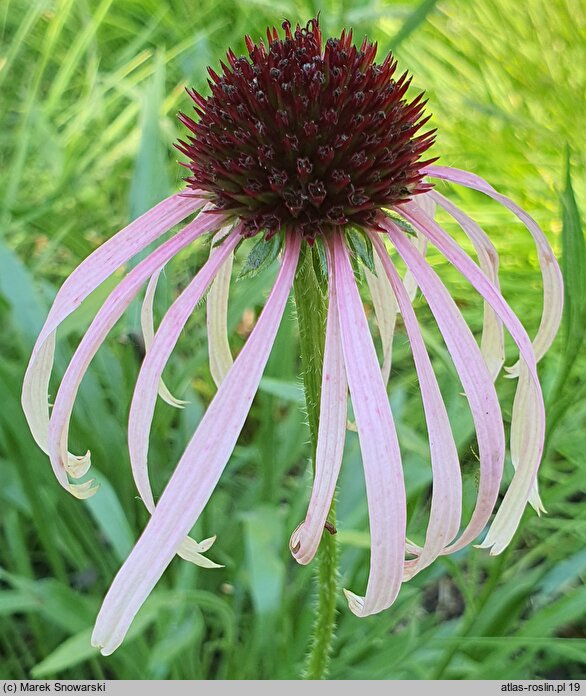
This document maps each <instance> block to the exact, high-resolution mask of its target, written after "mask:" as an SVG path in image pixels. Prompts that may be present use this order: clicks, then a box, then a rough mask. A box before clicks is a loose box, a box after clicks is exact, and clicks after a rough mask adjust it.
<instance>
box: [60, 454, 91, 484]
mask: <svg viewBox="0 0 586 696" xmlns="http://www.w3.org/2000/svg"><path fill="white" fill-rule="evenodd" d="M91 464H92V457H91V453H90V451H89V450H88V451H87V452H86V453H85V454H84V455H83V456H81V457H76V456H75V455H73V454H68V455H67V461H66V463H65V469H66V471H67V473H68V474H69V475H70V476H71V477H72V478H76V479H78V478H81V477H82V476H85V475H86V474H87V472H88V471H89V469H90V466H91Z"/></svg>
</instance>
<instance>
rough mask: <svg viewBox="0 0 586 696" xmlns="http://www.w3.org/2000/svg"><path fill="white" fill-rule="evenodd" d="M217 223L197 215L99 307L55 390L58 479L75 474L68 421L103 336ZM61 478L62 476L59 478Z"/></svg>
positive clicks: (52, 438) (52, 437)
mask: <svg viewBox="0 0 586 696" xmlns="http://www.w3.org/2000/svg"><path fill="white" fill-rule="evenodd" d="M218 223H220V224H221V221H219V220H218V218H217V217H216V216H212V215H200V216H198V217H197V218H196V219H195V220H194V221H193V222H190V223H189V224H188V225H186V226H185V227H184V228H183V229H182V230H181V231H180V232H178V233H177V234H176V235H175V236H173V237H171V239H169V240H167V241H166V242H164V243H163V244H161V246H159V247H158V248H157V249H156V250H155V251H153V252H152V253H151V254H149V256H147V257H146V258H145V259H143V260H142V261H141V262H140V263H139V264H138V265H137V266H135V267H134V268H133V269H132V271H130V273H128V275H127V276H126V277H125V278H123V280H122V281H121V282H120V283H119V284H118V285H117V286H116V288H115V289H114V290H113V291H112V293H111V294H110V295H109V297H108V299H107V300H106V302H104V304H103V305H102V307H101V308H100V310H99V312H98V313H97V315H96V316H95V318H94V320H93V321H92V323H91V325H90V327H89V328H88V330H87V331H86V333H85V334H84V336H83V338H82V340H81V343H80V344H79V346H78V348H77V350H76V351H75V354H74V356H73V358H72V359H71V362H70V363H69V365H68V367H67V370H66V372H65V375H64V376H63V379H62V381H61V384H60V386H59V390H58V391H57V396H56V397H55V404H54V406H53V411H52V413H51V419H50V421H49V426H48V442H47V449H48V454H49V457H50V459H51V465H52V466H53V471H54V472H55V475H56V476H57V477H58V478H60V476H61V472H67V473H69V474H70V475H71V476H74V475H75V474H76V471H75V470H72V469H71V468H70V467H69V464H68V460H69V456H68V430H69V420H70V418H71V412H72V410H73V404H74V402H75V397H76V395H77V391H78V389H79V385H80V383H81V380H82V379H83V376H84V374H85V373H86V370H87V368H88V366H89V364H90V362H91V360H92V358H93V357H94V355H95V354H96V352H97V350H98V348H99V347H100V345H101V344H102V342H103V341H104V339H105V337H106V335H107V334H108V332H109V331H110V329H111V328H112V327H113V326H114V324H115V323H116V322H117V321H118V319H119V318H120V317H121V316H122V314H123V313H124V311H125V310H126V309H127V307H128V306H129V305H130V303H131V302H132V300H133V299H134V298H135V297H136V295H137V294H138V292H139V290H140V288H141V287H142V286H143V285H144V283H145V282H146V281H147V279H148V278H149V277H150V276H151V275H152V274H153V273H156V272H157V271H159V270H160V269H161V268H162V267H163V266H164V265H165V264H166V263H167V262H168V261H169V260H170V259H171V258H173V256H175V254H177V252H179V251H181V249H183V248H184V247H186V246H187V245H188V244H190V243H191V242H192V241H193V240H194V239H197V237H199V236H201V235H202V234H204V233H206V232H209V231H210V229H212V228H214V227H216V226H217V225H218ZM86 456H88V455H86ZM60 480H62V479H61V478H60ZM65 480H67V476H65Z"/></svg>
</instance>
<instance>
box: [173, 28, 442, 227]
mask: <svg viewBox="0 0 586 696" xmlns="http://www.w3.org/2000/svg"><path fill="white" fill-rule="evenodd" d="M283 29H284V30H285V37H284V38H283V39H281V38H279V35H278V33H277V30H276V29H274V28H273V29H272V30H270V29H267V39H268V48H267V46H265V44H264V43H263V42H262V41H260V42H259V43H258V44H254V43H253V41H252V39H251V38H250V37H248V36H247V37H246V45H247V48H248V51H249V57H248V58H246V57H240V58H237V57H236V55H235V54H234V53H233V52H232V51H231V50H230V51H228V54H227V59H228V63H227V64H224V63H222V74H221V75H218V74H216V73H215V72H214V71H213V70H211V69H209V74H210V76H211V80H209V81H208V83H209V86H210V88H211V96H209V97H207V98H206V97H203V96H201V95H200V94H199V93H197V92H195V91H194V90H188V93H189V95H190V96H191V98H192V99H193V101H194V102H195V107H194V108H195V111H196V113H197V115H198V117H199V120H198V121H197V122H196V121H194V120H193V119H191V118H189V117H188V116H186V115H185V114H180V119H181V121H182V122H183V123H184V124H185V125H186V126H187V127H188V128H189V130H190V131H191V135H190V136H189V138H188V140H187V141H183V140H180V141H179V143H178V145H177V148H178V149H179V150H180V151H181V152H182V153H184V154H185V155H186V156H187V157H188V158H189V162H187V163H185V166H187V167H188V169H189V170H190V171H191V176H189V177H187V179H186V181H187V182H188V185H189V186H190V187H191V188H194V189H203V190H204V191H206V192H207V193H208V194H209V196H210V199H211V200H212V201H213V203H214V204H215V205H216V206H217V208H218V209H219V210H222V211H224V212H227V213H232V214H234V216H237V217H239V218H240V219H241V220H242V221H243V222H244V227H245V234H246V235H247V236H252V235H255V234H256V233H257V232H261V231H262V232H264V233H265V234H266V235H267V236H271V235H272V234H274V233H275V232H276V231H278V230H279V229H281V228H282V227H291V228H294V229H296V230H298V231H299V233H300V234H302V235H303V236H304V237H306V238H307V239H309V240H312V239H315V237H316V236H317V235H319V234H323V233H326V232H327V231H328V229H330V228H332V227H336V226H342V225H346V224H353V225H357V226H362V225H367V224H370V223H371V222H372V220H373V217H374V215H375V213H376V211H378V210H380V209H381V208H384V207H389V206H391V205H394V204H397V203H400V202H403V201H406V200H408V199H409V198H411V197H412V196H413V195H415V194H418V193H422V192H424V191H426V190H427V189H428V188H429V185H428V184H425V183H424V182H422V176H421V174H420V169H421V167H422V166H424V165H425V164H428V163H429V161H431V160H429V161H427V162H421V161H419V160H420V157H421V154H422V153H423V152H424V151H425V150H427V148H429V146H430V145H431V144H432V142H433V139H434V131H429V132H427V133H424V134H423V135H418V136H416V133H417V132H418V131H419V130H420V128H421V127H422V126H423V125H424V124H425V123H426V122H427V120H428V118H429V117H427V118H423V119H422V118H421V116H422V113H423V109H424V106H425V102H424V101H423V94H419V95H418V96H417V97H416V98H415V99H413V100H412V101H411V102H407V101H406V99H405V98H404V97H405V93H406V91H407V89H408V87H409V84H410V82H411V79H410V78H408V77H407V73H404V74H403V75H401V77H399V78H398V79H396V80H395V79H394V78H393V75H394V74H395V71H396V67H397V62H396V61H395V60H394V59H393V56H392V54H390V53H389V54H388V55H387V57H386V58H385V60H384V62H383V63H381V64H377V63H375V62H374V58H375V55H376V48H377V47H376V44H375V43H371V42H369V41H368V40H367V39H366V38H365V39H364V41H363V42H362V45H361V46H360V48H358V47H357V46H356V45H353V43H352V32H351V31H350V32H349V33H346V31H345V30H344V31H343V32H342V34H341V36H340V38H339V39H328V40H327V41H326V43H325V47H324V46H323V45H322V35H321V31H320V28H319V23H318V20H317V19H313V20H311V21H310V22H309V23H308V24H307V26H306V27H305V28H302V27H301V26H300V25H297V28H296V30H295V31H294V32H293V31H292V30H291V25H290V23H289V22H284V23H283Z"/></svg>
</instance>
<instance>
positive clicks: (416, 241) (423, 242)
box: [403, 191, 435, 302]
mask: <svg viewBox="0 0 586 696" xmlns="http://www.w3.org/2000/svg"><path fill="white" fill-rule="evenodd" d="M430 194H431V191H430V192H428V193H422V194H420V195H419V196H415V198H414V199H413V202H414V203H415V204H416V205H418V206H419V207H420V208H421V209H422V210H423V212H424V213H425V214H426V215H427V216H428V217H430V218H432V219H433V217H434V216H435V201H434V200H433V198H432V197H431V195H430ZM416 232H417V236H416V237H415V238H413V237H410V238H409V239H410V241H411V243H412V244H413V246H414V247H415V248H416V249H417V251H418V252H419V253H420V254H421V256H425V255H426V253H427V237H426V236H425V235H423V234H421V232H419V231H418V230H417V231H416ZM403 285H404V286H405V290H407V294H408V295H409V300H410V301H411V302H413V300H414V299H415V295H416V294H417V283H416V282H415V278H414V277H413V273H411V271H410V270H408V269H407V272H406V273H405V277H404V278H403Z"/></svg>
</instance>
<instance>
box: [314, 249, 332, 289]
mask: <svg viewBox="0 0 586 696" xmlns="http://www.w3.org/2000/svg"><path fill="white" fill-rule="evenodd" d="M313 270H314V271H315V275H316V276H317V280H318V285H319V287H320V289H321V290H322V291H323V293H324V294H326V293H327V289H328V258H327V255H326V248H325V246H324V243H323V240H322V239H320V238H318V239H316V240H315V243H314V245H313Z"/></svg>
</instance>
